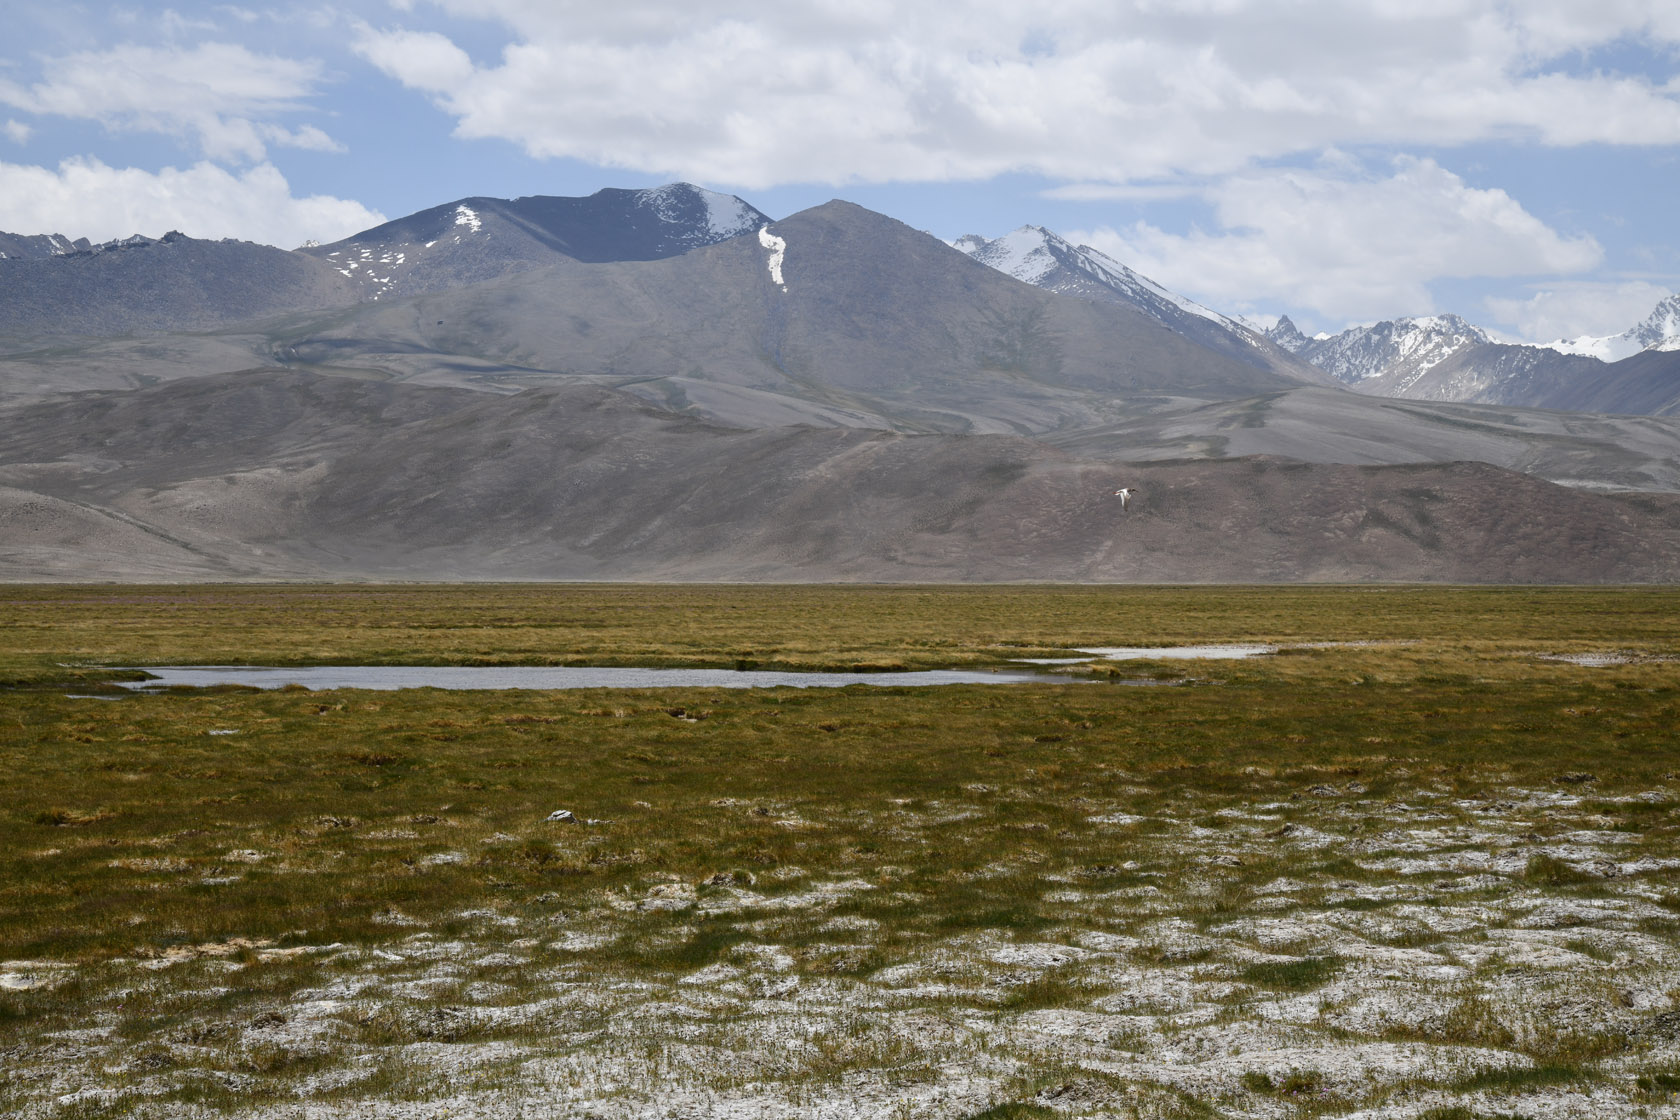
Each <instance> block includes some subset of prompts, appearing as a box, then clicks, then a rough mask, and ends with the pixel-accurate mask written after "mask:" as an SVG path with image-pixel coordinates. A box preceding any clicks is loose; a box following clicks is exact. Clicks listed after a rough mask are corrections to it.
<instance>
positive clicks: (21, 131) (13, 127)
mask: <svg viewBox="0 0 1680 1120" xmlns="http://www.w3.org/2000/svg"><path fill="white" fill-rule="evenodd" d="M0 132H4V133H5V134H6V139H8V140H10V141H11V142H12V143H14V144H27V143H28V142H29V138H30V136H32V135H34V133H35V130H34V129H32V128H30V127H29V126H28V125H26V124H24V123H23V122H22V121H13V120H8V121H7V122H6V123H5V124H4V125H0Z"/></svg>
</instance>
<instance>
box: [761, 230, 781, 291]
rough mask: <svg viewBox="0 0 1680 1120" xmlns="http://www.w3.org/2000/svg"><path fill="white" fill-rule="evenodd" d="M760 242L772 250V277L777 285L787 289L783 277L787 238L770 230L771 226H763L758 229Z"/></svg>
mask: <svg viewBox="0 0 1680 1120" xmlns="http://www.w3.org/2000/svg"><path fill="white" fill-rule="evenodd" d="M758 243H759V244H760V245H762V246H764V247H765V248H766V249H768V250H770V262H769V263H770V279H771V280H772V281H774V282H775V284H776V287H778V288H780V289H781V290H782V291H784V292H785V291H787V282H786V281H784V280H783V279H782V258H783V257H784V256H786V255H787V238H785V237H777V236H776V235H775V234H773V233H771V232H770V227H769V226H763V227H761V228H760V229H759V231H758Z"/></svg>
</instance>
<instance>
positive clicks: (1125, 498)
mask: <svg viewBox="0 0 1680 1120" xmlns="http://www.w3.org/2000/svg"><path fill="white" fill-rule="evenodd" d="M1114 496H1115V497H1116V498H1119V499H1120V508H1121V509H1125V508H1126V503H1127V502H1129V501H1131V500H1132V488H1131V487H1130V486H1122V487H1120V489H1118V490H1116V491H1115V492H1114Z"/></svg>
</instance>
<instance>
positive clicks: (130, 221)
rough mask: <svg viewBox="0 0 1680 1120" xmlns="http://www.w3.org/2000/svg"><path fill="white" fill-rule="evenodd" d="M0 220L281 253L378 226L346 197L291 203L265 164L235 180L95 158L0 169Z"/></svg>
mask: <svg viewBox="0 0 1680 1120" xmlns="http://www.w3.org/2000/svg"><path fill="white" fill-rule="evenodd" d="M0 214H4V215H5V221H6V230H7V232H9V233H26V234H27V233H62V234H65V235H67V236H69V237H87V238H91V239H93V240H95V241H105V240H110V239H111V238H114V237H126V236H128V235H129V234H133V233H144V234H148V235H150V236H153V237H157V236H160V235H161V234H163V233H165V232H167V231H169V230H172V229H178V230H180V231H181V232H183V233H185V234H188V235H189V236H192V237H209V238H219V237H237V238H240V239H241V240H246V241H260V242H263V243H264V244H268V245H278V246H280V247H281V248H286V249H289V248H292V247H294V246H296V245H300V244H302V243H303V242H304V241H306V240H308V239H310V238H313V239H315V240H317V241H336V240H338V239H339V238H341V237H347V236H349V235H350V234H352V233H355V232H357V231H359V230H363V229H367V228H368V227H370V226H375V225H378V224H380V223H381V222H383V221H384V220H385V218H384V216H383V215H381V214H379V213H377V212H376V211H373V210H369V209H368V208H367V207H365V206H363V205H362V204H361V203H359V202H354V201H351V200H349V199H343V198H333V197H331V196H328V195H310V196H308V197H305V198H297V197H294V196H293V195H292V190H291V187H290V185H289V184H287V182H286V179H285V177H284V176H283V175H281V174H280V172H279V171H278V170H276V169H275V168H274V167H273V166H272V165H271V164H266V163H264V164H258V165H257V166H256V167H251V168H247V169H246V170H244V171H243V172H241V173H239V174H233V173H231V172H229V171H227V170H226V169H224V168H221V167H217V166H216V165H214V164H211V163H198V164H195V165H193V166H192V167H187V168H180V169H177V168H173V167H166V168H164V169H163V170H162V171H159V172H156V173H153V172H150V171H142V170H139V169H136V168H114V167H107V166H106V165H105V164H103V163H101V162H100V161H99V160H96V159H73V160H66V161H65V162H63V163H61V164H59V166H58V168H57V169H56V170H54V169H52V168H47V167H31V166H23V165H19V164H11V163H0Z"/></svg>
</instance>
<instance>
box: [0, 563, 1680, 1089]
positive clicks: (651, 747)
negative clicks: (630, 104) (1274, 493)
mask: <svg viewBox="0 0 1680 1120" xmlns="http://www.w3.org/2000/svg"><path fill="white" fill-rule="evenodd" d="M0 634H3V635H4V636H3V638H0V681H4V689H3V690H0V780H3V781H4V783H5V790H6V793H5V795H4V797H3V798H0V1111H4V1112H5V1113H6V1114H8V1115H19V1116H26V1117H43V1118H46V1117H53V1118H57V1117H66V1118H69V1117H90V1118H91V1117H116V1116H145V1117H177V1116H222V1115H239V1116H258V1117H265V1118H268V1117H273V1118H277V1120H278V1118H285V1117H327V1116H338V1115H342V1114H344V1113H345V1112H349V1111H352V1110H354V1111H356V1112H359V1113H362V1114H365V1115H368V1116H392V1117H416V1118H432V1117H442V1116H450V1117H461V1116H486V1117H525V1116H530V1117H539V1116H543V1117H546V1116H578V1117H585V1116H595V1117H601V1118H613V1120H617V1118H621V1117H643V1116H648V1117H651V1116H677V1115H682V1116H696V1117H699V1116H717V1117H723V1116H732V1117H733V1116H740V1117H746V1116H862V1115H880V1116H902V1117H924V1116H925V1117H981V1116H984V1117H990V1118H1003V1117H1028V1116H1035V1117H1049V1116H1127V1117H1131V1116H1137V1117H1200V1116H1253V1117H1292V1116H1330V1115H1336V1116H1358V1117H1368V1118H1372V1120H1375V1118H1383V1120H1401V1118H1408V1120H1410V1118H1429V1120H1463V1118H1466V1117H1470V1118H1482V1120H1487V1118H1492V1117H1511V1116H1528V1117H1533V1118H1534V1120H1540V1118H1543V1117H1599V1116H1611V1117H1622V1116H1626V1117H1637V1116H1673V1115H1680V944H1677V937H1676V934H1677V933H1680V887H1677V885H1676V881H1677V874H1676V871H1677V869H1680V749H1677V742H1676V732H1675V727H1676V725H1677V724H1680V661H1676V658H1677V657H1680V591H1677V590H1674V589H1652V588H1636V589H1604V590H1601V589H1580V590H1571V589H1545V588H1538V589H1528V588H1525V589H1453V588H1410V587H1384V588H1369V587H1365V588H1307V589H1303V588H1116V589H1096V588H1063V587H1047V588H1035V587H993V588H984V587H980V588H974V587H970V588H855V587H854V588H830V587H719V586H708V587H669V586H546V587H454V586H450V587H445V586H439V587H378V586H356V587H321V586H303V585H300V586H285V587H247V586H232V587H143V588H142V587H101V588H90V587H75V588H66V587H8V588H4V589H0ZM1205 641H1264V642H1271V643H1278V644H1281V645H1282V646H1283V649H1282V650H1281V651H1280V652H1279V653H1278V654H1275V655H1273V656H1271V657H1268V658H1264V659H1258V660H1254V661H1244V662H1223V663H1218V662H1199V663H1189V664H1187V663H1176V664H1175V663H1169V662H1166V661H1159V660H1157V661H1143V662H1131V663H1123V664H1122V663H1108V664H1104V665H1100V666H1099V667H1098V668H1097V669H1096V670H1095V671H1079V672H1078V673H1077V674H1076V676H1075V677H1072V678H1070V679H1069V681H1068V683H1047V684H1044V685H1009V686H997V687H991V686H961V687H945V688H891V689H873V688H850V689H844V690H809V691H807V690H791V689H779V690H772V691H746V690H742V691H731V690H708V689H699V690H640V691H611V692H609V691H579V692H501V693H447V692H439V691H436V690H413V691H401V692H380V693H374V692H328V693H310V692H304V691H277V692H256V691H252V690H235V689H225V690H208V691H199V692H184V691H183V692H170V693H164V694H158V695H128V694H123V695H120V696H117V695H116V690H113V689H112V688H111V687H110V686H109V685H108V683H107V682H109V681H110V680H111V679H112V677H113V674H112V673H111V672H110V671H108V670H107V669H105V668H103V667H105V666H138V665H145V664H169V663H177V664H179V663H197V664H209V663H230V664H231V663H245V664H306V663H338V664H349V663H360V664H404V663H409V664H644V665H646V664H654V665H660V664H663V665H696V666H735V665H757V666H759V667H764V668H851V667H861V668H863V669H865V670H867V669H874V668H886V667H897V666H904V667H908V668H936V667H948V666H955V665H965V666H1000V665H1003V664H1006V663H1007V661H1008V659H1009V658H1012V657H1022V656H1046V657H1048V656H1054V655H1056V654H1057V653H1065V652H1066V651H1067V650H1068V649H1069V648H1070V647H1077V646H1087V645H1089V646H1097V645H1103V646H1109V645H1153V644H1174V643H1179V642H1205ZM1322 643H1359V644H1351V645H1349V644H1322ZM1560 655H1590V656H1592V657H1594V658H1596V659H1597V660H1598V661H1600V662H1605V663H1603V664H1596V665H1591V666H1588V665H1581V664H1574V663H1571V662H1568V661H1561V660H1554V659H1550V658H1555V657H1557V656H1560ZM1115 676H1118V677H1120V678H1124V679H1134V680H1148V681H1155V682H1161V683H1163V684H1171V686H1167V687H1125V686H1123V685H1121V684H1118V683H1115V681H1114V680H1113V678H1114V677H1115ZM1091 681H1097V682H1099V683H1089V682H1091ZM1173 682H1176V683H1173ZM86 696H103V697H113V696H115V697H116V698H115V699H87V698H82V697H86ZM556 809H566V810H570V811H571V812H572V813H573V814H574V815H575V818H576V819H575V820H574V821H571V822H560V821H551V820H549V819H548V817H549V815H550V813H551V812H553V811H554V810H556Z"/></svg>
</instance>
